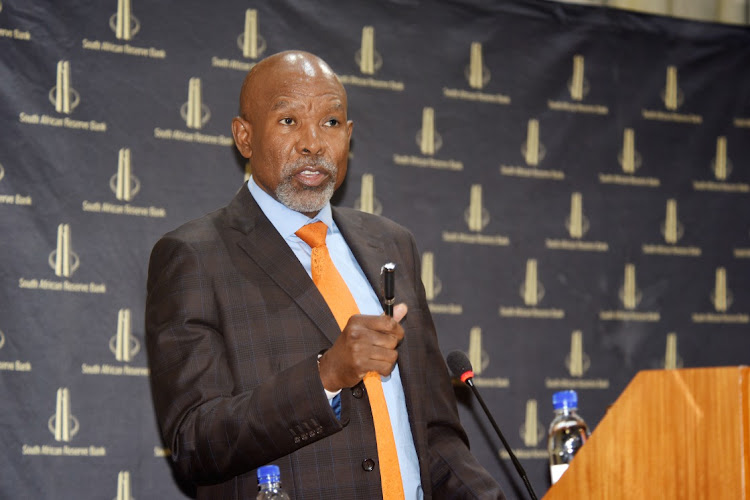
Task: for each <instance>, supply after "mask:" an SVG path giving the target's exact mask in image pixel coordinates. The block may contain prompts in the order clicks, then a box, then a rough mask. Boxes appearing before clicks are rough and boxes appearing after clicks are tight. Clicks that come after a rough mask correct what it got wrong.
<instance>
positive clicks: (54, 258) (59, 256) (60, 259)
mask: <svg viewBox="0 0 750 500" xmlns="http://www.w3.org/2000/svg"><path fill="white" fill-rule="evenodd" d="M70 240H71V237H70V224H58V226H57V248H55V250H53V251H52V252H51V253H50V254H49V259H48V262H49V265H50V267H51V268H52V269H54V270H55V275H56V276H60V277H65V278H69V277H71V276H72V275H73V273H74V272H76V270H77V269H78V266H79V265H80V264H81V261H80V259H79V258H78V255H77V254H76V253H75V252H74V251H73V250H72V249H71V242H70Z"/></svg>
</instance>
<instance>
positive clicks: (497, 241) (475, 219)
mask: <svg viewBox="0 0 750 500" xmlns="http://www.w3.org/2000/svg"><path fill="white" fill-rule="evenodd" d="M463 215H464V221H466V223H467V224H468V226H469V230H470V231H472V233H454V232H450V231H443V241H447V242H453V243H475V244H479V245H493V246H507V245H508V244H509V243H510V239H509V238H508V237H507V236H501V235H496V236H495V235H484V234H478V233H479V232H480V231H482V229H484V228H485V226H487V224H489V222H490V213H489V212H488V211H487V210H486V209H485V208H484V207H483V206H482V185H481V184H472V186H471V190H470V194H469V206H468V207H467V208H466V209H465V210H464V214H463Z"/></svg>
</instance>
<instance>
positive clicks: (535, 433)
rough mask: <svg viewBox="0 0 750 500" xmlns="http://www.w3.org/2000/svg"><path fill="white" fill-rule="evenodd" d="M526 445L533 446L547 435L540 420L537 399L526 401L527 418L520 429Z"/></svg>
mask: <svg viewBox="0 0 750 500" xmlns="http://www.w3.org/2000/svg"><path fill="white" fill-rule="evenodd" d="M519 435H520V436H521V439H523V444H524V446H526V447H528V448H533V447H535V446H536V445H538V444H539V443H540V442H541V441H542V439H544V438H545V437H546V436H547V433H546V432H545V430H544V426H542V423H541V422H540V421H539V410H538V407H537V403H536V399H529V400H527V401H526V418H525V419H524V422H523V425H522V426H521V429H520V430H519Z"/></svg>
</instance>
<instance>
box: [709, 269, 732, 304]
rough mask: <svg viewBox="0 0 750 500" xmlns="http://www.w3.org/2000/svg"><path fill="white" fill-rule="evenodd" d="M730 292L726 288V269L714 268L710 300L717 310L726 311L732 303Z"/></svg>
mask: <svg viewBox="0 0 750 500" xmlns="http://www.w3.org/2000/svg"><path fill="white" fill-rule="evenodd" d="M732 300H733V298H732V292H731V291H730V290H729V289H728V288H727V270H726V269H725V268H723V267H718V268H716V278H715V280H714V290H713V292H711V302H712V303H713V305H714V309H716V311H717V312H727V309H729V306H731V305H732Z"/></svg>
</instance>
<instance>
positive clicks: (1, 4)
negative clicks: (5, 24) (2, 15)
mask: <svg viewBox="0 0 750 500" xmlns="http://www.w3.org/2000/svg"><path fill="white" fill-rule="evenodd" d="M2 11H3V2H2V1H0V12H2Z"/></svg>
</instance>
